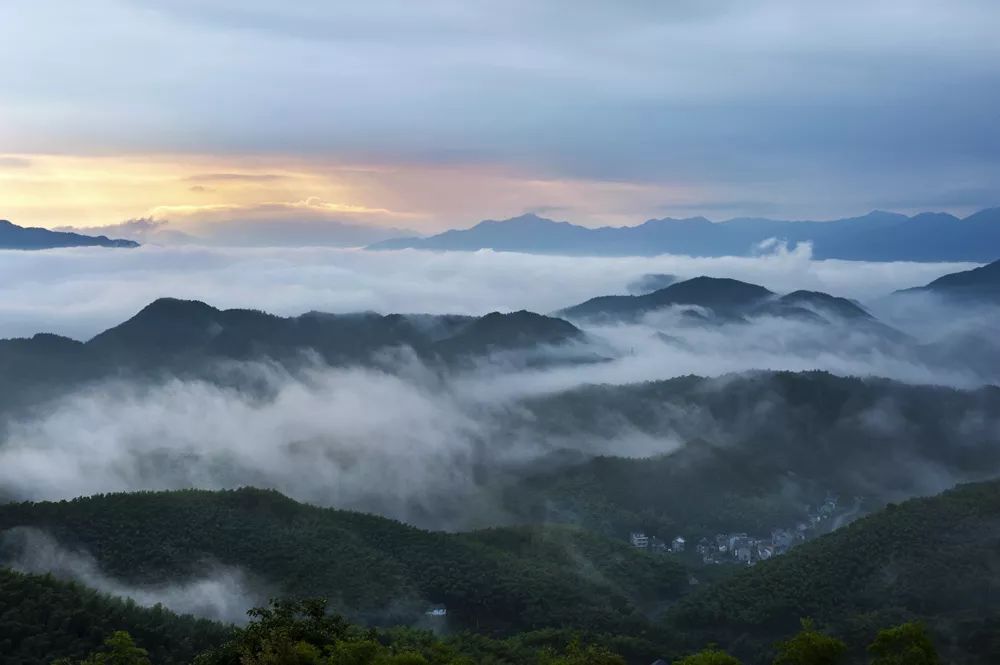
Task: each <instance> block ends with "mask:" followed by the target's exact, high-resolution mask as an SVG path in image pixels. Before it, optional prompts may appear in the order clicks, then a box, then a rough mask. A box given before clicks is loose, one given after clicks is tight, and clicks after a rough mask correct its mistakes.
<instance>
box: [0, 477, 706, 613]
mask: <svg viewBox="0 0 1000 665" xmlns="http://www.w3.org/2000/svg"><path fill="white" fill-rule="evenodd" d="M26 528H27V529H32V530H35V531H36V532H38V531H40V532H42V533H45V534H47V535H48V536H49V537H51V538H54V539H55V541H56V542H57V543H59V545H60V546H61V547H64V548H68V549H72V550H77V551H84V552H87V553H89V554H90V555H91V556H93V557H94V560H95V562H96V565H97V566H98V567H99V569H100V571H101V572H102V574H104V575H106V576H108V577H110V578H112V579H114V580H116V581H117V582H118V583H121V584H131V585H148V584H167V583H178V582H183V581H185V580H191V579H196V578H198V577H199V576H203V575H205V574H206V571H210V570H212V566H219V565H221V566H227V567H235V568H237V569H239V570H240V571H242V572H243V573H244V574H245V575H246V577H247V578H248V580H250V581H249V582H248V584H250V585H251V586H252V587H254V588H251V589H248V592H250V593H251V595H252V594H253V592H255V591H256V592H258V593H259V594H260V595H262V596H263V598H261V600H266V598H267V597H268V596H293V597H295V596H297V597H304V596H323V597H326V598H329V599H330V600H331V604H332V607H333V608H334V609H337V610H340V611H342V612H345V613H347V614H348V615H349V616H352V617H354V618H357V619H361V620H365V621H366V622H370V623H372V622H373V623H410V622H411V621H413V620H415V619H416V618H419V617H421V616H422V615H423V614H424V612H425V611H426V610H427V609H428V607H429V606H430V605H432V604H433V605H436V604H442V605H445V606H446V607H447V610H448V621H449V624H450V625H452V626H454V627H468V628H477V629H479V630H483V631H489V632H497V633H507V632H511V631H516V630H525V629H534V628H542V627H576V628H581V629H588V630H606V631H621V632H630V633H634V632H637V631H638V632H641V631H642V630H643V629H644V626H646V625H647V624H646V619H645V618H644V610H648V609H651V608H652V607H653V606H654V605H656V604H657V603H660V602H663V601H665V600H669V599H672V598H677V597H678V596H679V595H680V593H681V592H682V590H684V589H685V588H687V586H688V585H687V579H688V578H687V575H686V574H685V573H684V570H683V568H682V567H681V566H680V565H679V564H678V563H676V562H675V561H672V560H670V559H669V558H664V557H654V556H651V555H649V554H646V553H644V552H637V551H634V550H633V549H632V548H631V547H629V546H628V545H627V544H626V543H624V542H616V541H612V540H607V539H604V538H603V537H600V536H597V535H593V534H590V533H587V532H584V531H582V530H579V529H575V528H569V527H532V528H528V527H526V528H511V529H491V530H487V531H481V532H472V533H464V534H448V533H441V532H429V531H423V530H420V529H416V528H413V527H410V526H406V525H404V524H401V523H399V522H395V521H392V520H388V519H384V518H381V517H376V516H373V515H366V514H361V513H353V512H347V511H338V510H332V509H323V508H317V507H314V506H309V505H305V504H300V503H297V502H295V501H292V500H291V499H288V498H286V497H284V496H282V495H280V494H278V493H276V492H273V491H263V490H255V489H243V490H236V491H221V492H208V491H193V490H192V491H176V492H159V493H151V492H145V493H134V494H108V495H101V496H96V497H91V498H84V499H75V500H73V501H68V502H58V503H34V504H32V503H21V504H10V505H6V506H3V507H0V531H2V530H7V532H6V534H5V537H4V540H3V541H2V542H3V544H4V548H3V551H4V553H5V556H6V557H7V558H8V560H9V559H11V558H16V557H18V556H20V557H22V558H23V557H24V556H25V555H26V554H27V556H29V557H30V552H29V553H25V551H24V549H25V547H26V546H27V547H30V546H31V542H32V539H31V538H26V537H25V534H26V533H28V534H30V533H31V532H30V531H26Z"/></svg>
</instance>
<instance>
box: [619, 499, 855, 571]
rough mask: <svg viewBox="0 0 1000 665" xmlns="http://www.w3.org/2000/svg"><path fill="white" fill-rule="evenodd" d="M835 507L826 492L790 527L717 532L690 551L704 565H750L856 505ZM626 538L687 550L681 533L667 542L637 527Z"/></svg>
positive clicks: (823, 528)
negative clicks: (756, 531) (761, 533)
mask: <svg viewBox="0 0 1000 665" xmlns="http://www.w3.org/2000/svg"><path fill="white" fill-rule="evenodd" d="M858 501H860V499H859V500H858ZM856 503H857V502H856ZM837 509H838V500H837V497H835V496H832V495H828V496H827V498H826V500H825V501H824V502H823V503H822V504H821V505H820V506H818V507H817V508H815V509H810V510H808V511H807V515H806V519H805V520H803V521H801V522H798V523H797V524H795V525H794V526H792V527H789V528H776V529H773V530H772V531H771V533H770V534H768V535H767V536H754V535H750V534H748V533H745V532H734V533H717V534H715V535H714V536H705V537H702V538H700V539H699V540H698V542H697V543H695V544H694V548H693V551H694V552H695V553H696V554H697V555H698V556H700V557H701V561H702V563H704V564H706V565H711V564H726V563H728V564H742V565H747V566H753V565H754V564H756V563H757V562H759V561H766V560H768V559H770V558H772V557H775V556H778V555H781V554H784V553H785V552H787V551H788V550H789V549H791V548H792V547H794V546H795V545H797V544H799V543H802V542H804V541H806V540H808V539H810V538H813V537H815V536H818V535H821V534H823V533H827V532H828V531H831V530H833V528H835V527H836V526H840V524H839V523H840V522H842V521H843V518H844V517H846V516H847V515H848V514H851V513H854V512H857V505H855V507H854V508H852V509H851V510H850V511H847V513H842V514H839V515H838V510H837ZM629 542H630V543H631V544H632V546H633V547H635V548H637V549H644V550H648V551H650V552H656V553H669V554H676V555H683V554H685V553H688V552H689V551H690V549H689V545H690V543H689V542H688V539H686V538H685V537H684V536H677V537H675V538H674V539H673V540H671V541H669V542H668V541H665V540H662V539H660V538H657V537H656V536H649V535H647V534H645V533H643V532H641V531H634V532H632V533H631V534H630V535H629Z"/></svg>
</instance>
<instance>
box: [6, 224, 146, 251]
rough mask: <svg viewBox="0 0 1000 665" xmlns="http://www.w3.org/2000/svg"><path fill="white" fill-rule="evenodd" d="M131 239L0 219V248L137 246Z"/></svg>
mask: <svg viewBox="0 0 1000 665" xmlns="http://www.w3.org/2000/svg"><path fill="white" fill-rule="evenodd" d="M138 246H139V243H137V242H135V241H133V240H119V239H114V238H108V237H107V236H86V235H81V234H79V233H71V232H68V231H50V230H48V229H41V228H35V227H23V226H18V225H17V224H13V223H12V222H9V221H7V220H5V219H0V249H55V248H56V247H138Z"/></svg>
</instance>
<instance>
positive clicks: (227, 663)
mask: <svg viewBox="0 0 1000 665" xmlns="http://www.w3.org/2000/svg"><path fill="white" fill-rule="evenodd" d="M250 616H251V617H252V618H253V621H252V622H251V623H250V625H248V626H247V627H246V628H243V629H240V630H237V631H236V632H235V633H234V635H233V637H232V639H230V640H228V641H227V642H225V643H224V644H221V645H220V646H218V647H215V648H213V649H210V650H208V651H206V652H204V653H201V654H199V655H198V656H197V657H196V658H195V659H194V665H475V664H480V665H501V664H510V665H515V664H523V665H529V664H531V665H626V661H625V659H624V658H622V657H621V656H619V655H617V654H615V653H614V652H612V651H611V650H609V649H607V648H605V647H602V646H599V645H595V644H586V645H584V644H582V643H581V642H580V641H578V640H574V641H573V642H571V643H569V644H568V645H566V647H565V648H564V649H562V650H556V649H554V648H551V647H544V648H540V649H536V650H533V651H525V650H521V652H517V651H516V650H515V649H514V648H511V647H510V646H508V645H504V644H503V643H497V645H498V648H495V649H493V651H492V653H485V652H483V651H481V650H480V651H478V652H475V651H473V652H472V653H470V649H469V645H468V644H466V643H464V642H463V641H462V640H455V639H451V640H441V639H438V638H435V637H434V636H433V635H432V634H430V633H420V632H417V631H410V630H404V631H400V630H397V631H392V632H382V633H379V632H377V631H375V630H371V629H362V628H359V627H357V626H353V625H351V624H349V623H348V622H346V621H345V620H344V619H343V618H342V617H340V616H337V615H331V614H329V613H328V612H327V611H326V606H325V603H323V602H322V601H303V602H297V603H289V602H274V603H272V605H271V607H268V608H256V609H253V610H251V611H250ZM777 650H778V653H777V656H776V657H775V659H774V661H773V663H774V665H838V664H841V663H846V657H847V646H846V645H845V644H844V643H843V642H841V641H840V640H838V639H836V638H833V637H830V636H829V635H825V634H823V633H821V632H819V631H817V630H816V629H815V627H814V626H813V625H812V623H811V622H809V621H803V622H802V629H801V630H800V631H799V632H798V633H797V634H796V635H794V636H792V637H791V638H789V639H787V640H785V641H783V642H781V643H779V644H778V645H777ZM868 653H869V654H870V661H869V662H870V663H871V665H938V664H939V663H940V659H939V657H938V655H937V652H936V651H935V648H934V645H933V643H932V641H931V639H930V636H929V635H928V634H927V631H926V630H925V628H924V627H923V626H922V625H920V624H917V623H908V624H903V625H900V626H896V627H893V628H889V629H886V630H883V631H880V632H879V633H878V635H877V636H876V637H875V640H874V641H873V642H872V643H871V644H870V645H869V646H868ZM674 663H675V665H741V664H740V661H739V660H738V659H736V658H735V657H733V656H731V655H730V654H728V653H726V652H725V651H722V650H719V649H717V648H714V647H709V648H708V649H705V650H703V651H700V652H697V653H694V654H690V655H687V656H684V657H681V658H679V659H677V660H675V661H674ZM54 665H73V661H72V660H71V659H69V658H65V659H59V660H57V661H55V662H54ZM79 665H151V660H150V658H149V652H148V651H146V650H145V649H143V648H142V647H140V646H138V645H137V644H136V643H135V642H134V641H133V639H132V637H131V635H130V634H129V633H127V632H125V631H116V632H115V633H113V634H112V635H111V636H110V637H108V638H107V640H105V642H104V644H103V646H102V648H100V649H99V650H97V651H95V652H94V653H92V654H90V655H89V656H87V657H86V658H84V659H83V660H82V661H79Z"/></svg>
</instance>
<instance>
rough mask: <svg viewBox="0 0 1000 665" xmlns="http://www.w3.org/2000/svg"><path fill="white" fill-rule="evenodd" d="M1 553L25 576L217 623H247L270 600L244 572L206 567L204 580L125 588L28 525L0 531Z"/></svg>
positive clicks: (91, 562) (79, 554)
mask: <svg viewBox="0 0 1000 665" xmlns="http://www.w3.org/2000/svg"><path fill="white" fill-rule="evenodd" d="M0 554H2V555H3V560H2V563H3V564H4V565H6V566H9V567H10V568H13V569H14V570H17V571H20V572H24V573H37V574H45V573H51V574H52V575H54V576H56V577H59V578H62V579H67V580H73V581H75V582H79V583H80V584H83V585H84V586H87V587H90V588H92V589H96V590H98V591H100V592H102V593H106V594H109V595H112V596H119V597H122V598H131V599H132V600H134V601H135V602H136V603H138V604H139V605H143V606H146V607H152V606H154V605H163V606H164V607H166V608H168V609H170V610H172V611H174V612H177V613H179V614H193V615H194V616H198V617H203V618H206V619H213V620H216V621H224V622H229V623H245V622H246V620H247V616H246V612H247V610H248V609H250V608H251V607H254V606H256V605H259V604H261V602H262V601H263V600H266V596H265V597H261V594H254V593H252V592H251V591H250V590H249V586H250V585H249V584H248V581H247V579H246V577H245V576H244V574H243V573H242V572H241V571H240V570H239V569H236V568H232V567H228V566H218V565H210V566H206V570H205V573H204V575H203V576H201V577H198V578H196V579H191V580H188V581H185V582H178V583H174V584H169V585H148V586H133V585H128V584H123V583H122V582H120V581H118V580H115V579H113V578H111V577H109V576H107V575H105V574H104V573H103V572H101V570H100V567H99V566H98V565H97V562H96V561H95V560H94V558H93V556H91V555H90V554H88V553H87V552H82V551H74V550H71V549H68V548H65V547H63V546H61V545H60V544H59V543H58V542H57V541H56V540H55V539H54V538H53V537H52V536H50V535H49V534H47V533H45V532H44V531H41V530H39V529H34V528H29V527H17V528H14V529H8V530H7V531H3V532H0Z"/></svg>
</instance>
